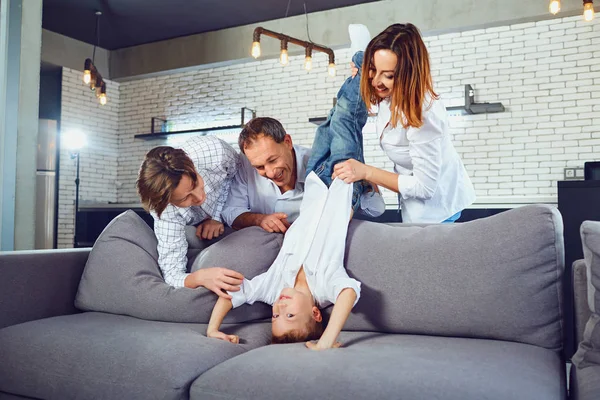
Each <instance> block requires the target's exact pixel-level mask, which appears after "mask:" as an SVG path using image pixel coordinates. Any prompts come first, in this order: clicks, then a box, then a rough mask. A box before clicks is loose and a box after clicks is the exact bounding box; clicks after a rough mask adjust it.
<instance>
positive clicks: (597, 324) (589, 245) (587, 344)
mask: <svg viewBox="0 0 600 400" xmlns="http://www.w3.org/2000/svg"><path fill="white" fill-rule="evenodd" d="M581 243H582V245H583V257H584V259H585V265H586V275H587V278H588V279H587V282H588V286H587V291H588V292H587V294H588V295H587V297H588V306H589V308H590V311H591V315H590V318H589V320H588V322H587V324H586V326H585V330H584V331H583V341H582V342H581V343H580V344H579V348H578V349H577V352H576V353H575V355H573V358H572V360H573V364H575V365H576V366H577V367H578V368H586V367H590V366H600V222H597V221H585V222H584V223H583V224H581Z"/></svg>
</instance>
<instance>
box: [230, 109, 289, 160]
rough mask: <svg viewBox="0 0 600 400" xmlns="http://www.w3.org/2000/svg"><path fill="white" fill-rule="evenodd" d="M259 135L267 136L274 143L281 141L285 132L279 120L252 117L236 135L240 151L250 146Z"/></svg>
mask: <svg viewBox="0 0 600 400" xmlns="http://www.w3.org/2000/svg"><path fill="white" fill-rule="evenodd" d="M259 135H265V136H268V137H270V138H271V139H273V140H274V141H275V143H281V142H283V140H284V139H285V135H286V132H285V129H283V125H281V122H279V121H277V120H276V119H275V118H269V117H257V118H252V119H251V120H250V121H248V123H247V124H246V125H245V126H244V128H243V129H242V131H241V132H240V136H239V137H238V145H239V146H240V151H241V152H242V153H244V150H245V148H246V147H248V146H250V144H251V143H252V142H253V141H254V140H256V138H257V137H258V136H259ZM244 154H245V153H244Z"/></svg>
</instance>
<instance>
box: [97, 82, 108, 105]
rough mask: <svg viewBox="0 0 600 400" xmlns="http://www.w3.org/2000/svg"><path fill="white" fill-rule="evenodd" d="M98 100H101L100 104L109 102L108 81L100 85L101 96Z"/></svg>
mask: <svg viewBox="0 0 600 400" xmlns="http://www.w3.org/2000/svg"><path fill="white" fill-rule="evenodd" d="M98 100H100V104H101V105H103V106H105V105H106V103H107V102H108V98H107V97H106V83H104V82H102V86H101V87H100V96H98Z"/></svg>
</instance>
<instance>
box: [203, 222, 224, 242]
mask: <svg viewBox="0 0 600 400" xmlns="http://www.w3.org/2000/svg"><path fill="white" fill-rule="evenodd" d="M223 232H225V226H223V223H221V222H219V221H215V220H214V219H207V220H205V221H202V222H201V223H200V225H198V227H197V228H196V236H197V237H198V239H208V240H211V239H214V238H216V237H219V236H221V235H222V234H223Z"/></svg>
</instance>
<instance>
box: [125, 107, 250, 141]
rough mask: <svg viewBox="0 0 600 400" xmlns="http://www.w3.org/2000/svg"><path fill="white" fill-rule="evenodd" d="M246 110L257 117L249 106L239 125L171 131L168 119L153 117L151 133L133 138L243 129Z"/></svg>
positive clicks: (155, 137)
mask: <svg viewBox="0 0 600 400" xmlns="http://www.w3.org/2000/svg"><path fill="white" fill-rule="evenodd" d="M246 111H250V113H251V116H252V118H256V111H254V110H251V109H250V108H247V107H242V110H241V117H242V118H241V123H240V124H239V125H225V126H213V127H209V128H197V129H186V130H181V131H170V132H166V131H165V128H166V126H167V120H166V119H162V118H157V117H152V120H151V131H150V133H141V134H138V135H134V136H133V138H134V139H141V140H157V139H164V138H166V137H169V136H173V135H181V134H186V133H188V134H189V133H196V134H198V135H201V136H206V135H210V134H214V133H218V132H224V131H230V130H232V129H242V128H243V127H244V125H245V124H246V122H247V121H246ZM157 121H159V122H160V125H161V126H160V129H159V130H158V131H157V130H156V129H155V126H156V122H157Z"/></svg>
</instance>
